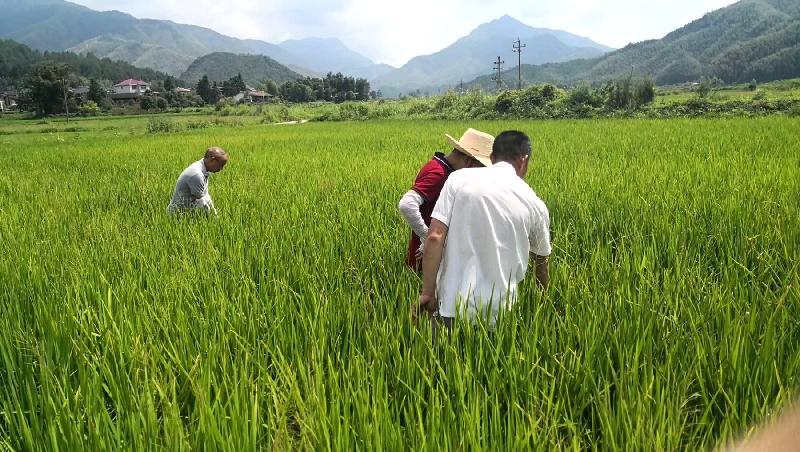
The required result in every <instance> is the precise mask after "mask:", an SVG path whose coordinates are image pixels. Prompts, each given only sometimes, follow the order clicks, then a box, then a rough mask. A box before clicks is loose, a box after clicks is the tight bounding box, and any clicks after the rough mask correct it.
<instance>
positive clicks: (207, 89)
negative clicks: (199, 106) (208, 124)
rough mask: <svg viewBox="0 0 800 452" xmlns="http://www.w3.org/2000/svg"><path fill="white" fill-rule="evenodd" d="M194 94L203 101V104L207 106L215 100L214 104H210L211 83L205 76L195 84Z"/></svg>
mask: <svg viewBox="0 0 800 452" xmlns="http://www.w3.org/2000/svg"><path fill="white" fill-rule="evenodd" d="M195 92H196V93H197V95H198V96H200V97H201V98H202V99H203V102H205V103H207V104H211V103H214V102H216V99H215V100H214V102H211V83H210V82H209V81H208V76H207V75H204V76H203V78H201V79H200V81H199V82H197V87H195Z"/></svg>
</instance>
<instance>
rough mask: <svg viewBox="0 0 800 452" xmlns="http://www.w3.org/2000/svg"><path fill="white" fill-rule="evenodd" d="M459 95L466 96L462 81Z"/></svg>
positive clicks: (462, 81)
mask: <svg viewBox="0 0 800 452" xmlns="http://www.w3.org/2000/svg"><path fill="white" fill-rule="evenodd" d="M458 93H459V94H464V80H463V79H462V80H461V88H460V89H459V91H458Z"/></svg>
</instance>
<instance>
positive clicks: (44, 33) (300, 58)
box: [0, 0, 611, 91]
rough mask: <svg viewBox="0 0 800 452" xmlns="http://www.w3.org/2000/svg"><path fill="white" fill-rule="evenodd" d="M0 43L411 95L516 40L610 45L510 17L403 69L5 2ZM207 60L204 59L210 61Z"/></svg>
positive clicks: (345, 54)
mask: <svg viewBox="0 0 800 452" xmlns="http://www.w3.org/2000/svg"><path fill="white" fill-rule="evenodd" d="M0 10H2V11H3V14H4V24H5V26H4V27H0V38H7V39H12V40H14V41H17V42H20V43H23V44H26V45H28V46H30V47H33V48H35V49H39V50H51V51H63V50H67V51H72V52H76V53H82V54H87V53H92V54H94V55H96V56H98V57H109V58H111V59H115V60H116V59H118V60H123V61H127V62H130V63H132V64H134V65H136V66H139V67H146V68H152V69H156V70H159V71H162V72H166V73H168V74H171V75H173V76H180V75H181V74H183V73H184V72H185V71H186V70H187V69H189V67H190V66H191V65H192V63H194V62H195V60H197V59H198V58H201V57H203V56H205V55H208V54H211V53H215V52H224V53H233V54H249V55H264V56H268V57H270V58H272V59H273V60H275V61H276V62H279V63H280V64H282V65H284V66H286V67H288V68H289V69H290V70H292V71H294V72H295V73H298V74H300V75H301V76H317V75H320V74H324V73H327V72H342V73H345V74H347V75H352V76H357V77H363V78H367V79H368V80H370V81H371V82H372V85H373V87H374V88H386V89H387V90H388V91H393V90H397V89H400V90H410V89H418V88H425V87H430V86H446V85H450V84H454V83H456V82H458V81H460V80H462V79H471V78H474V77H476V76H478V75H480V74H482V73H485V72H487V70H489V69H490V68H491V63H492V60H493V59H494V58H496V57H497V56H498V55H500V56H502V57H503V58H506V59H508V60H509V61H511V58H512V56H513V54H512V52H511V41H512V40H513V39H516V38H517V37H519V38H521V39H523V41H526V44H527V46H528V47H527V48H526V49H525V50H526V51H525V52H524V53H523V54H522V56H523V62H527V63H533V64H537V63H548V62H557V61H567V60H570V59H573V58H580V57H593V56H598V55H601V54H603V53H605V52H606V51H609V50H611V49H610V48H608V47H606V46H603V45H601V44H597V43H595V42H593V41H591V40H590V39H587V38H584V37H580V36H576V35H573V34H570V33H567V32H565V31H560V30H548V29H541V28H532V27H528V26H527V25H525V24H523V23H521V22H519V21H516V20H514V19H513V18H511V17H509V16H503V17H501V18H500V19H497V20H495V21H492V22H489V23H487V24H484V25H481V26H479V27H478V28H477V29H475V30H474V31H472V32H471V33H470V34H469V35H467V36H465V37H463V38H461V39H459V40H458V41H456V42H455V43H453V44H452V45H451V46H448V47H447V48H445V49H443V50H441V51H439V52H436V53H434V54H432V55H425V56H419V57H416V58H413V59H411V60H410V61H409V62H408V63H407V64H405V65H403V66H402V67H400V68H394V67H392V66H389V65H386V64H376V63H374V62H373V61H372V60H370V59H369V58H367V57H365V56H363V55H361V54H359V53H357V52H354V51H352V50H351V49H349V48H347V47H346V46H345V45H344V44H343V43H342V42H341V41H340V40H339V39H337V38H306V39H296V40H288V41H284V42H281V43H279V44H271V43H268V42H264V41H259V40H253V39H237V38H232V37H230V36H225V35H222V34H220V33H217V32H215V31H214V30H210V29H208V28H203V27H198V26H195V25H184V24H178V23H175V22H172V21H168V20H152V19H137V18H135V17H133V16H131V15H129V14H126V13H122V12H119V11H103V12H101V11H95V10H92V9H90V8H87V7H84V6H80V5H76V4H74V3H70V2H67V1H64V0H0ZM207 62H208V61H207V60H206V63H207Z"/></svg>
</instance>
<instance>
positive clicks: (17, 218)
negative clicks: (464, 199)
mask: <svg viewBox="0 0 800 452" xmlns="http://www.w3.org/2000/svg"><path fill="white" fill-rule="evenodd" d="M314 108H320V109H322V108H326V107H307V110H303V114H309V115H310V114H313V111H314ZM169 118H172V117H171V116H170V117H169ZM242 118H243V121H244V120H246V118H247V116H243V117H242ZM215 119H217V118H215ZM258 119H260V118H257V119H254V120H253V123H248V122H244V123H243V125H242V126H241V127H238V128H237V129H236V133H231V129H230V128H226V127H208V128H189V127H187V128H186V130H183V131H182V132H181V133H172V134H163V133H158V134H151V133H146V131H145V129H146V127H147V124H149V123H150V122H149V121H151V120H149V119H145V118H133V119H131V118H126V119H119V118H115V119H113V120H112V121H111V122H108V121H107V120H105V119H87V120H85V121H83V122H82V123H81V127H86V128H87V131H86V132H82V133H81V134H80V135H79V136H71V137H67V139H64V138H63V137H62V138H61V139H58V138H59V137H56V136H53V135H49V134H38V133H34V134H26V133H14V134H11V135H2V136H0V143H1V144H2V146H0V152H2V156H3V162H4V166H3V171H2V172H0V200H2V202H0V256H3V257H2V259H0V287H2V288H3V290H2V291H0V448H8V449H12V450H32V449H36V450H39V449H45V450H55V449H60V450H106V449H111V450H141V449H147V450H149V449H170V450H175V449H222V450H237V451H238V450H255V449H274V450H289V449H295V450H319V449H333V450H353V449H361V450H407V449H411V450H427V449H437V450H438V449H441V450H482V449H492V450H528V449H534V450H553V449H571V450H584V449H602V450H630V449H633V450H702V449H710V448H714V447H716V446H718V445H721V444H723V443H725V442H726V441H728V440H731V439H733V438H735V437H737V436H738V435H740V434H743V433H745V432H747V431H748V429H749V428H750V427H751V426H753V425H755V424H757V423H759V422H761V421H762V420H765V419H768V418H769V417H771V416H773V415H774V413H776V412H777V411H778V410H779V409H781V408H782V407H783V406H785V405H786V404H787V403H788V402H789V401H790V400H791V399H792V398H793V396H794V395H795V394H796V391H797V387H798V380H797V379H798V375H800V347H798V343H800V329H799V328H798V327H797V319H798V318H800V277H799V275H800V272H798V264H797V262H798V261H800V209H797V199H800V160H798V159H800V157H799V156H798V153H797V139H796V137H797V136H800V123H798V122H797V121H796V119H793V118H789V117H781V116H772V117H768V118H753V119H715V120H708V119H695V120H687V119H671V120H630V119H626V120H584V121H558V122H554V121H524V122H523V121H518V122H517V121H472V120H471V121H466V122H444V121H428V120H425V121H386V120H382V121H373V122H370V121H359V122H350V123H309V124H303V125H296V126H279V127H278V126H276V127H264V126H261V125H260V124H257V122H258ZM171 120H174V121H175V123H176V124H177V123H178V121H181V119H180V118H174V119H171ZM212 121H213V120H212ZM108 124H112V125H114V126H115V127H117V128H118V131H119V130H125V127H128V128H130V131H131V133H122V134H116V133H115V132H111V133H109V132H104V131H103V130H102V127H105V126H106V125H108ZM221 125H223V126H224V125H225V124H221ZM6 127H14V128H15V129H13V130H15V132H16V131H17V130H18V129H16V127H20V126H17V125H16V123H15V124H10V125H9V124H8V123H5V122H4V123H2V124H0V132H2V131H3V130H5V128H6ZM26 127H31V128H35V127H37V126H36V125H35V124H30V125H29V126H26ZM467 127H475V128H477V129H480V130H485V131H487V132H490V133H498V132H500V131H501V130H505V129H519V130H523V131H525V132H527V133H528V134H529V135H530V136H531V137H532V140H533V155H532V158H531V165H530V171H529V174H528V177H527V181H528V183H529V184H530V185H531V186H532V187H533V188H534V190H535V191H536V192H537V193H538V194H539V196H540V197H541V198H542V199H543V200H544V201H545V203H546V204H547V205H548V207H549V209H550V213H551V221H552V236H553V244H554V253H553V256H552V259H551V286H550V289H549V290H548V292H547V293H546V294H544V295H541V294H539V293H538V292H537V291H536V290H534V288H533V284H532V282H531V281H530V280H528V281H526V282H524V283H523V284H522V286H521V287H520V299H519V302H518V303H517V305H516V306H515V307H514V309H513V310H512V311H510V312H509V313H508V314H507V315H506V316H505V318H503V319H502V320H501V322H500V323H499V326H498V327H497V329H496V330H494V331H487V329H486V328H485V327H483V326H481V325H475V326H473V325H470V324H465V323H461V324H458V325H457V327H456V331H455V332H454V334H453V336H452V337H451V338H450V339H447V340H444V341H442V342H441V343H439V344H437V345H433V344H432V341H431V331H430V327H429V324H428V323H426V322H422V324H421V326H420V328H419V329H416V328H414V327H412V326H411V324H410V322H409V319H408V307H409V304H410V303H411V302H412V301H413V300H415V299H416V296H417V295H418V291H419V285H420V281H419V278H418V276H417V275H415V274H414V273H413V272H411V271H410V270H408V269H407V268H406V267H405V266H404V264H403V255H404V252H405V249H406V243H407V242H406V241H407V240H408V236H409V230H408V228H407V227H406V226H405V225H404V223H403V222H402V220H400V218H399V216H398V214H397V212H396V203H397V200H398V199H399V197H400V196H401V195H402V194H403V193H404V192H405V191H406V190H407V189H408V186H409V184H410V183H411V181H412V180H413V178H414V176H415V175H416V173H417V171H418V170H419V168H420V167H421V166H422V165H423V164H424V163H425V162H427V161H428V159H430V157H431V155H432V153H433V152H434V151H436V150H446V147H447V145H446V142H445V140H444V137H443V134H444V133H449V134H451V135H456V136H457V135H460V134H461V133H462V132H463V131H464V130H465V129H466V128H467ZM210 145H219V146H222V147H224V148H225V149H227V150H228V151H229V153H230V155H231V161H230V163H229V165H228V166H227V167H226V168H225V170H224V171H223V172H221V173H219V174H215V175H214V176H213V177H212V180H211V185H210V190H211V193H212V196H213V197H214V200H215V204H216V206H217V209H218V210H219V215H218V216H217V217H212V218H205V217H186V218H177V219H176V218H170V217H168V216H167V215H166V213H165V207H166V204H167V203H168V202H169V199H170V196H171V193H172V189H173V187H174V183H175V178H176V177H177V176H178V174H179V173H180V171H182V170H183V168H185V167H186V166H187V165H188V164H189V163H191V162H193V161H196V160H197V159H198V158H199V157H200V156H201V155H202V151H203V150H204V149H205V148H207V147H208V146H210ZM154 151H157V152H154Z"/></svg>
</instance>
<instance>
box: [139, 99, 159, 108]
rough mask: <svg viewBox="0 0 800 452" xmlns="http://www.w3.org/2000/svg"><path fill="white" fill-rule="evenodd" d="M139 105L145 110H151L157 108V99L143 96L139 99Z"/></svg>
mask: <svg viewBox="0 0 800 452" xmlns="http://www.w3.org/2000/svg"><path fill="white" fill-rule="evenodd" d="M139 107H140V108H141V109H142V110H144V111H150V110H152V109H154V108H156V101H155V100H154V99H153V98H152V97H150V96H142V98H141V99H139Z"/></svg>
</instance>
